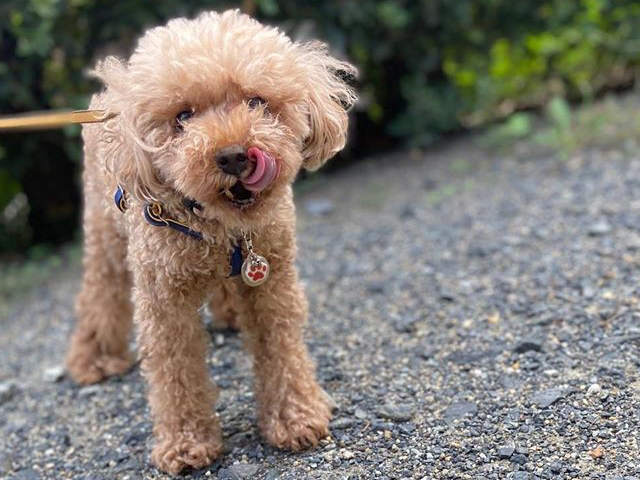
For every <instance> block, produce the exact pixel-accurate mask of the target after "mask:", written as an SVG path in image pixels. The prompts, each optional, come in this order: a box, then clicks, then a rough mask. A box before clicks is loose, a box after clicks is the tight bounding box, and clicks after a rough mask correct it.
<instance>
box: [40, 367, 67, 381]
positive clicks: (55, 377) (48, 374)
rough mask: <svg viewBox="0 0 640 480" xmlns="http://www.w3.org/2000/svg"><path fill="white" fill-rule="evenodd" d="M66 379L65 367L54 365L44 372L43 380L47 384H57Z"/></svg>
mask: <svg viewBox="0 0 640 480" xmlns="http://www.w3.org/2000/svg"><path fill="white" fill-rule="evenodd" d="M63 378H64V365H54V366H52V367H48V368H46V369H45V370H44V372H42V380H43V381H45V382H47V383H56V382H59V381H60V380H62V379H63Z"/></svg>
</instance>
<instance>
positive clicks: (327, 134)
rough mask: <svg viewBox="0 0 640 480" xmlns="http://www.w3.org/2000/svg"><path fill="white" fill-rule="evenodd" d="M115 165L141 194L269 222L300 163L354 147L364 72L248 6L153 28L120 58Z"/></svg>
mask: <svg viewBox="0 0 640 480" xmlns="http://www.w3.org/2000/svg"><path fill="white" fill-rule="evenodd" d="M97 74H98V76H99V77H100V78H102V79H103V81H104V82H105V83H106V85H107V91H106V94H105V101H106V104H107V105H106V107H107V109H108V110H110V111H113V112H114V113H117V114H118V115H117V116H116V117H115V118H114V119H113V120H110V121H109V122H108V124H107V131H108V132H111V133H112V134H114V135H115V136H116V137H117V140H118V141H116V142H112V143H113V144H114V147H113V149H112V152H111V160H110V162H111V169H112V171H113V173H114V174H115V176H116V178H117V181H118V182H119V183H121V184H122V185H123V186H124V187H125V188H126V189H128V190H130V191H131V192H132V193H133V194H134V195H136V196H138V197H142V198H147V199H148V198H162V196H163V195H167V194H170V195H171V194H173V195H178V196H182V197H184V198H185V199H189V200H193V201H195V202H197V204H199V208H197V210H196V211H197V213H198V214H200V215H203V216H205V217H208V218H216V219H218V220H221V221H223V222H224V223H225V224H227V225H240V226H242V225H245V226H246V225H247V224H248V223H249V224H250V223H251V222H252V221H258V220H260V221H262V222H264V221H265V220H267V221H268V219H269V217H270V214H271V213H275V212H277V210H278V205H279V200H281V199H282V196H283V195H284V194H285V193H286V192H287V191H288V186H289V185H290V184H291V182H292V181H293V179H294V178H295V176H296V174H297V172H298V171H299V170H300V168H307V169H310V170H313V169H316V168H318V167H319V166H321V165H322V164H323V163H324V162H325V161H326V160H327V159H328V158H330V157H331V156H333V155H334V154H335V153H336V152H338V151H339V150H340V149H342V147H343V146H344V142H345V137H346V130H347V114H346V109H347V108H348V107H349V106H351V105H352V104H353V102H354V100H355V95H354V92H353V90H352V89H351V88H350V87H349V86H347V85H346V84H345V83H344V81H343V79H344V78H345V76H350V75H354V74H355V70H354V68H353V67H352V66H351V65H349V64H347V63H344V62H340V61H338V60H336V59H334V58H332V57H330V56H329V55H328V54H327V53H326V50H325V48H324V47H323V46H322V45H320V44H317V43H311V44H295V43H292V42H291V41H290V40H289V39H288V38H287V37H286V36H284V35H283V34H282V33H280V32H279V31H278V30H276V29H274V28H270V27H265V26H263V25H261V24H260V23H258V22H257V21H255V20H253V19H251V18H250V17H248V16H246V15H242V14H240V13H238V12H237V11H229V12H225V13H224V14H221V15H218V14H215V13H206V14H203V15H201V16H200V17H198V18H197V19H195V20H185V19H178V20H173V21H171V22H169V24H168V25H167V26H166V27H159V28H155V29H153V30H150V31H149V32H147V34H146V35H145V36H144V37H143V38H142V39H141V40H140V42H139V44H138V47H137V49H136V51H135V53H134V54H133V55H132V56H131V58H130V60H129V62H128V64H124V63H122V62H120V61H118V60H116V59H114V58H108V59H106V60H105V61H104V62H102V63H101V64H99V65H98V68H97Z"/></svg>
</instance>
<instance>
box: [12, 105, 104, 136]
mask: <svg viewBox="0 0 640 480" xmlns="http://www.w3.org/2000/svg"><path fill="white" fill-rule="evenodd" d="M115 115H116V114H115V113H110V114H108V113H107V112H106V111H105V110H73V111H58V112H30V113H26V114H19V115H8V116H4V117H0V132H2V131H9V132H11V131H21V130H46V129H48V128H58V127H62V126H65V125H72V124H78V123H100V122H104V121H106V120H109V119H110V118H113V117H114V116H115Z"/></svg>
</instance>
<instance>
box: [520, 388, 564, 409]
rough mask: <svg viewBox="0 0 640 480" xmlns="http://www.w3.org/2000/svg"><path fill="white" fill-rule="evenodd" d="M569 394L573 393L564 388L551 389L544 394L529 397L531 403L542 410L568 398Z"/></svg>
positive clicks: (543, 392) (539, 393)
mask: <svg viewBox="0 0 640 480" xmlns="http://www.w3.org/2000/svg"><path fill="white" fill-rule="evenodd" d="M569 393H571V392H570V391H568V390H565V389H562V388H550V389H548V390H544V391H542V392H538V393H534V394H533V395H531V397H529V401H530V402H531V403H533V404H535V405H538V406H539V407H540V408H547V407H550V406H551V405H553V404H554V403H556V402H557V401H558V400H560V399H561V398H564V397H566V396H567V395H568V394H569Z"/></svg>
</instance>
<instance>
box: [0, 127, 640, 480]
mask: <svg viewBox="0 0 640 480" xmlns="http://www.w3.org/2000/svg"><path fill="white" fill-rule="evenodd" d="M521 157H522V156H520V158H517V157H514V156H510V155H508V154H504V155H489V154H487V153H485V152H483V151H482V150H481V149H479V148H478V147H477V146H476V145H475V143H474V142H473V140H472V139H466V140H462V141H458V142H456V143H455V144H453V145H450V146H447V147H443V148H441V149H440V150H439V151H436V152H431V153H430V154H429V155H428V156H427V157H425V158H423V157H422V156H421V155H419V154H416V153H414V154H409V153H406V154H404V153H403V154H396V155H390V156H384V157H381V158H376V159H372V160H371V161H369V162H365V163H362V164H360V165H357V166H354V167H352V168H348V169H347V170H346V171H343V172H341V173H340V175H339V176H336V177H330V176H329V177H325V180H323V181H320V182H319V184H318V185H316V186H314V187H313V188H312V189H311V191H308V192H306V193H305V194H303V195H300V196H299V198H298V200H299V205H300V206H301V208H300V224H299V230H300V238H299V242H300V250H301V259H300V269H301V272H302V277H303V279H304V281H305V284H306V288H307V291H308V295H309V298H310V303H311V316H310V323H309V332H310V347H311V350H312V353H313V356H314V358H315V359H316V361H317V364H318V369H319V377H320V379H321V382H322V384H323V385H324V386H325V387H326V389H327V391H328V392H329V393H330V394H331V395H332V397H333V398H334V399H335V401H336V403H337V404H338V406H339V408H338V410H337V412H336V415H335V420H334V421H333V424H332V434H333V437H332V438H331V439H329V440H327V441H325V442H324V443H323V444H322V445H321V446H320V447H319V448H316V449H315V450H312V451H308V452H304V453H301V454H290V453H284V452H280V451H277V450H275V449H273V448H271V447H269V446H267V445H266V444H265V443H264V442H263V441H262V440H261V438H260V436H259V434H258V432H257V430H256V426H255V416H254V399H253V395H252V393H251V373H250V363H249V359H248V358H247V357H246V355H245V354H243V352H242V350H241V341H240V338H239V337H238V336H237V335H235V334H231V333H228V332H212V340H213V344H214V347H213V349H212V353H211V356H210V369H211V376H212V377H213V378H215V379H216V381H217V382H218V385H220V387H221V397H220V401H219V404H218V407H217V410H218V412H219V415H220V417H221V419H222V424H223V428H224V435H225V439H226V446H227V448H228V453H227V454H226V455H225V456H224V458H223V459H222V460H219V461H218V462H216V463H215V464H214V465H213V466H212V467H211V468H210V469H205V470H201V471H196V472H191V473H189V474H187V475H185V477H184V478H187V479H189V478H219V479H243V478H256V479H269V480H274V479H277V478H279V479H290V480H298V479H328V480H332V479H336V480H337V479H347V478H348V479H404V478H407V479H408V478H424V479H500V480H502V479H513V480H534V479H547V478H549V479H552V478H553V479H556V478H558V479H565V478H579V479H608V480H631V479H634V478H636V477H637V478H639V479H640V461H639V460H638V452H639V449H640V445H639V441H638V438H639V434H640V428H639V424H640V381H639V380H638V378H639V376H638V371H639V370H638V369H639V368H640V365H639V364H640V361H639V358H640V357H639V356H638V345H639V344H640V324H639V323H638V317H639V316H640V311H639V310H638V307H637V303H638V290H637V288H638V287H637V286H638V285H640V156H638V155H637V148H629V149H628V150H626V151H625V150H624V149H616V150H607V151H601V150H597V149H594V150H589V151H582V152H580V153H579V154H578V155H574V156H572V157H571V158H570V159H568V160H562V159H560V158H550V156H549V155H547V156H546V157H543V158H536V157H535V156H529V158H526V159H523V158H521ZM551 157H553V156H551ZM78 278H79V271H78V269H77V267H69V268H68V269H67V270H66V271H64V272H61V274H60V275H59V276H58V277H57V279H56V282H55V284H53V285H50V286H47V287H44V288H39V289H38V290H37V291H34V292H32V293H31V294H30V295H29V296H28V297H27V298H26V299H23V300H22V301H21V302H20V303H19V304H16V305H13V306H12V307H11V311H10V315H9V316H8V317H7V318H0V326H1V328H2V330H1V332H0V478H10V479H16V480H18V479H21V480H26V479H38V478H52V479H53V478H56V479H64V478H78V479H86V480H89V479H91V480H100V479H127V478H128V479H140V478H145V479H147V478H149V479H151V478H153V479H164V478H168V477H166V476H165V475H163V474H161V473H160V472H158V471H157V470H155V469H153V468H150V467H149V464H148V455H149V445H150V443H149V434H150V423H149V420H148V408H147V406H146V402H145V399H144V389H143V385H142V382H141V379H140V375H139V372H138V371H133V372H132V373H130V374H129V375H127V376H126V377H124V378H118V379H112V380H109V381H108V382H106V383H104V384H101V385H98V386H91V387H86V388H78V387H76V386H74V385H72V383H71V382H70V381H69V380H68V379H67V378H64V377H63V376H62V372H61V369H60V367H59V365H60V364H61V362H62V358H63V354H64V349H65V341H66V340H65V339H66V337H67V335H68V333H69V331H70V329H71V324H72V302H73V296H74V294H75V292H76V290H77V288H78ZM636 480H637V479H636Z"/></svg>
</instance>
